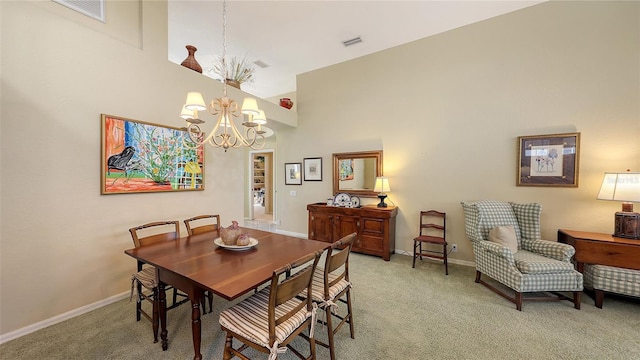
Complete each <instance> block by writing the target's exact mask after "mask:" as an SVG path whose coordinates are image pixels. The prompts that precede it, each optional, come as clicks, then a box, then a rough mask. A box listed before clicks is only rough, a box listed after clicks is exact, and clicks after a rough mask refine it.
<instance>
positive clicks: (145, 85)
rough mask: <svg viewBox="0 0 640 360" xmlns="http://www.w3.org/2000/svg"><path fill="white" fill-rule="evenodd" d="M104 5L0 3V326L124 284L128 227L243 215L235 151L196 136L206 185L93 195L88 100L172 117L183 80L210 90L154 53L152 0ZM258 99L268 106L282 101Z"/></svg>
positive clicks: (290, 119)
mask: <svg viewBox="0 0 640 360" xmlns="http://www.w3.org/2000/svg"><path fill="white" fill-rule="evenodd" d="M106 12H107V24H102V23H100V22H97V21H94V20H91V19H89V18H88V17H86V16H84V15H81V14H79V13H76V12H74V11H72V10H69V9H66V8H64V7H62V6H61V5H59V4H56V3H54V2H52V1H40V2H25V1H2V2H0V15H1V26H2V32H1V36H2V38H1V51H2V67H1V70H0V71H1V72H0V74H1V76H2V87H1V91H2V99H1V127H0V134H1V139H2V142H1V147H0V149H1V150H0V151H1V153H0V154H1V164H2V167H1V171H2V173H1V176H2V181H1V189H0V191H1V194H0V195H1V196H0V197H1V211H2V213H1V230H0V236H1V239H0V241H1V251H0V253H1V254H0V277H1V278H0V280H1V287H0V293H1V297H0V334H3V335H4V334H7V333H8V332H12V331H17V330H18V329H21V328H24V327H26V326H28V325H32V324H34V323H37V322H40V321H44V320H47V319H50V318H53V317H54V316H57V315H60V314H63V313H65V312H68V311H75V310H76V309H78V308H81V307H83V306H87V305H91V304H94V303H96V302H98V301H101V300H104V299H107V298H109V297H111V296H114V295H118V294H122V293H124V292H126V291H128V289H129V288H130V280H129V279H130V275H131V273H132V272H133V271H134V270H135V261H134V260H133V259H131V258H130V257H128V256H126V255H125V254H124V253H123V252H124V250H125V249H128V248H131V247H133V243H132V241H131V237H130V236H129V233H128V231H127V229H129V228H130V227H133V226H135V225H139V224H143V223H146V222H150V221H156V220H161V219H167V220H168V219H176V220H183V219H186V218H188V217H191V216H194V215H197V214H204V213H212V212H216V213H219V214H220V215H221V217H222V221H223V223H225V224H226V223H230V222H231V220H233V219H237V220H240V221H241V220H242V219H243V217H244V204H243V203H244V187H243V183H244V177H245V175H244V173H245V165H244V164H245V156H246V154H245V153H244V152H243V151H231V150H230V151H228V152H226V153H225V152H224V151H223V150H220V149H211V148H209V147H207V148H206V151H205V162H206V164H205V169H206V177H205V181H206V183H205V188H206V190H205V191H197V192H176V193H157V194H129V195H108V196H101V195H100V177H99V174H100V161H99V159H100V114H101V113H106V114H112V115H118V116H123V117H127V118H132V119H138V120H144V121H149V122H154V123H159V124H166V125H173V126H180V125H182V124H183V122H182V120H181V119H180V118H179V117H178V114H179V111H180V109H181V106H182V103H183V102H184V99H185V94H186V92H187V91H189V90H199V91H202V92H203V95H204V97H205V98H208V99H211V98H213V96H214V95H219V94H220V93H221V89H222V85H221V84H220V83H219V82H217V81H214V80H211V79H208V78H206V77H204V76H202V75H200V74H197V73H195V72H193V71H191V70H188V69H186V68H184V67H181V66H179V65H176V64H173V63H170V62H169V61H168V60H167V35H166V34H167V20H166V19H167V13H166V12H167V9H166V3H165V2H162V1H144V2H140V1H128V2H120V1H109V2H107V4H106ZM132 12H133V14H132ZM124 24H127V25H129V26H125V25H124ZM114 27H116V28H117V29H114ZM229 94H230V96H232V97H234V98H242V94H241V92H240V91H238V90H236V89H229ZM260 106H261V107H262V108H264V109H265V111H266V112H267V114H269V118H270V119H273V118H278V117H279V116H280V115H282V114H285V112H286V111H285V110H284V109H283V110H280V107H279V106H277V105H274V104H271V103H267V102H266V101H263V102H261V104H260ZM282 118H284V119H285V121H286V122H287V123H295V116H290V115H288V114H285V115H283V116H282ZM209 119H210V120H212V119H213V117H212V116H210V115H209ZM181 226H182V232H183V233H186V230H185V229H184V226H183V225H181ZM132 306H133V305H132ZM132 314H133V313H132Z"/></svg>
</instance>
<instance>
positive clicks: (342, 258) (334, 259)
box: [312, 233, 357, 360]
mask: <svg viewBox="0 0 640 360" xmlns="http://www.w3.org/2000/svg"><path fill="white" fill-rule="evenodd" d="M356 236H357V234H356V233H352V234H349V235H347V236H345V237H343V238H342V239H340V240H338V241H336V242H335V243H333V244H332V245H331V247H330V248H329V249H328V250H327V255H326V258H325V263H324V267H317V268H316V271H315V272H314V274H313V286H312V300H313V301H314V302H315V303H316V304H318V307H319V308H320V309H322V310H324V313H325V317H326V322H323V324H325V325H326V326H327V337H328V339H329V343H328V344H326V343H324V342H322V341H320V340H316V343H317V344H318V345H321V346H324V347H326V348H329V353H330V355H331V360H335V359H336V353H335V352H336V351H335V345H334V344H335V341H334V336H335V334H336V333H337V332H338V330H340V328H341V327H342V325H344V324H345V323H349V330H350V334H351V338H352V339H355V332H354V325H353V309H352V307H351V282H349V254H350V253H351V248H352V247H353V243H354V242H355V239H356ZM336 302H341V303H343V304H346V305H347V312H346V314H340V313H339V312H338V311H337V310H336V309H337V307H338V304H337V303H336ZM334 317H335V318H337V319H338V320H340V322H339V323H338V325H336V326H335V327H334V326H333V318H334Z"/></svg>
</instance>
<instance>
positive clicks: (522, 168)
mask: <svg viewBox="0 0 640 360" xmlns="http://www.w3.org/2000/svg"><path fill="white" fill-rule="evenodd" d="M518 149H519V151H518V177H517V183H516V185H517V186H554V187H578V165H579V158H580V133H567V134H553V135H537V136H519V137H518Z"/></svg>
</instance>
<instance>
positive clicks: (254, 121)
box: [180, 1, 267, 152]
mask: <svg viewBox="0 0 640 360" xmlns="http://www.w3.org/2000/svg"><path fill="white" fill-rule="evenodd" d="M226 31H227V2H226V1H223V2H222V68H223V69H224V74H223V75H224V79H223V82H224V85H223V86H224V88H223V89H224V90H223V95H222V97H219V98H214V99H213V100H211V103H209V106H207V105H206V104H205V102H204V98H203V97H202V94H201V93H199V92H195V91H191V92H189V93H187V101H186V102H185V104H184V106H183V107H182V112H181V113H180V117H182V118H183V119H185V120H186V121H187V124H188V125H187V134H188V136H186V137H185V144H186V145H187V146H189V147H198V146H201V145H203V144H205V143H209V144H210V145H211V146H213V147H216V148H220V147H221V148H223V149H224V151H225V152H226V151H227V149H229V148H237V147H242V146H245V147H249V148H252V149H256V150H257V149H262V148H263V147H264V145H265V138H264V134H265V133H266V131H265V130H263V129H262V125H264V124H266V123H267V118H266V116H265V113H264V111H262V110H260V109H258V102H257V101H256V99H254V98H250V97H246V98H244V100H243V102H242V107H240V105H239V104H238V103H237V102H236V101H235V100H233V99H231V98H229V97H228V96H227V81H226V79H227V74H228V69H227V66H226V65H227V64H226V55H227V33H226ZM203 110H208V111H209V113H211V114H212V115H214V116H217V119H218V120H217V122H216V124H215V126H214V127H213V130H211V132H210V133H209V134H207V133H206V132H205V131H203V130H202V129H201V128H200V125H201V124H203V123H204V120H201V119H200V118H199V117H198V112H199V111H203ZM245 115H246V118H245ZM238 116H242V118H243V122H242V128H240V129H239V128H238V127H237V126H236V123H235V121H234V118H236V117H238ZM187 138H188V140H187Z"/></svg>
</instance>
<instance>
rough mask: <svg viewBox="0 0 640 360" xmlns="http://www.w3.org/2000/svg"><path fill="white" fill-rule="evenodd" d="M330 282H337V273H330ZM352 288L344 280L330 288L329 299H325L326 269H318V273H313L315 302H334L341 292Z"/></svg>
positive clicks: (312, 292)
mask: <svg viewBox="0 0 640 360" xmlns="http://www.w3.org/2000/svg"><path fill="white" fill-rule="evenodd" d="M328 277H329V282H332V281H333V280H335V279H336V278H337V277H338V275H336V273H335V272H332V273H329V276H328ZM349 286H351V284H350V283H349V282H348V281H347V280H345V279H342V280H340V281H338V282H337V283H336V284H335V285H333V286H331V287H329V299H325V298H324V268H321V267H317V268H316V271H315V272H314V273H313V285H312V286H311V296H312V297H313V301H316V302H319V303H323V302H324V301H325V300H331V301H333V300H334V299H335V297H336V295H338V294H340V292H341V291H342V290H344V289H346V288H347V287H349Z"/></svg>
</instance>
